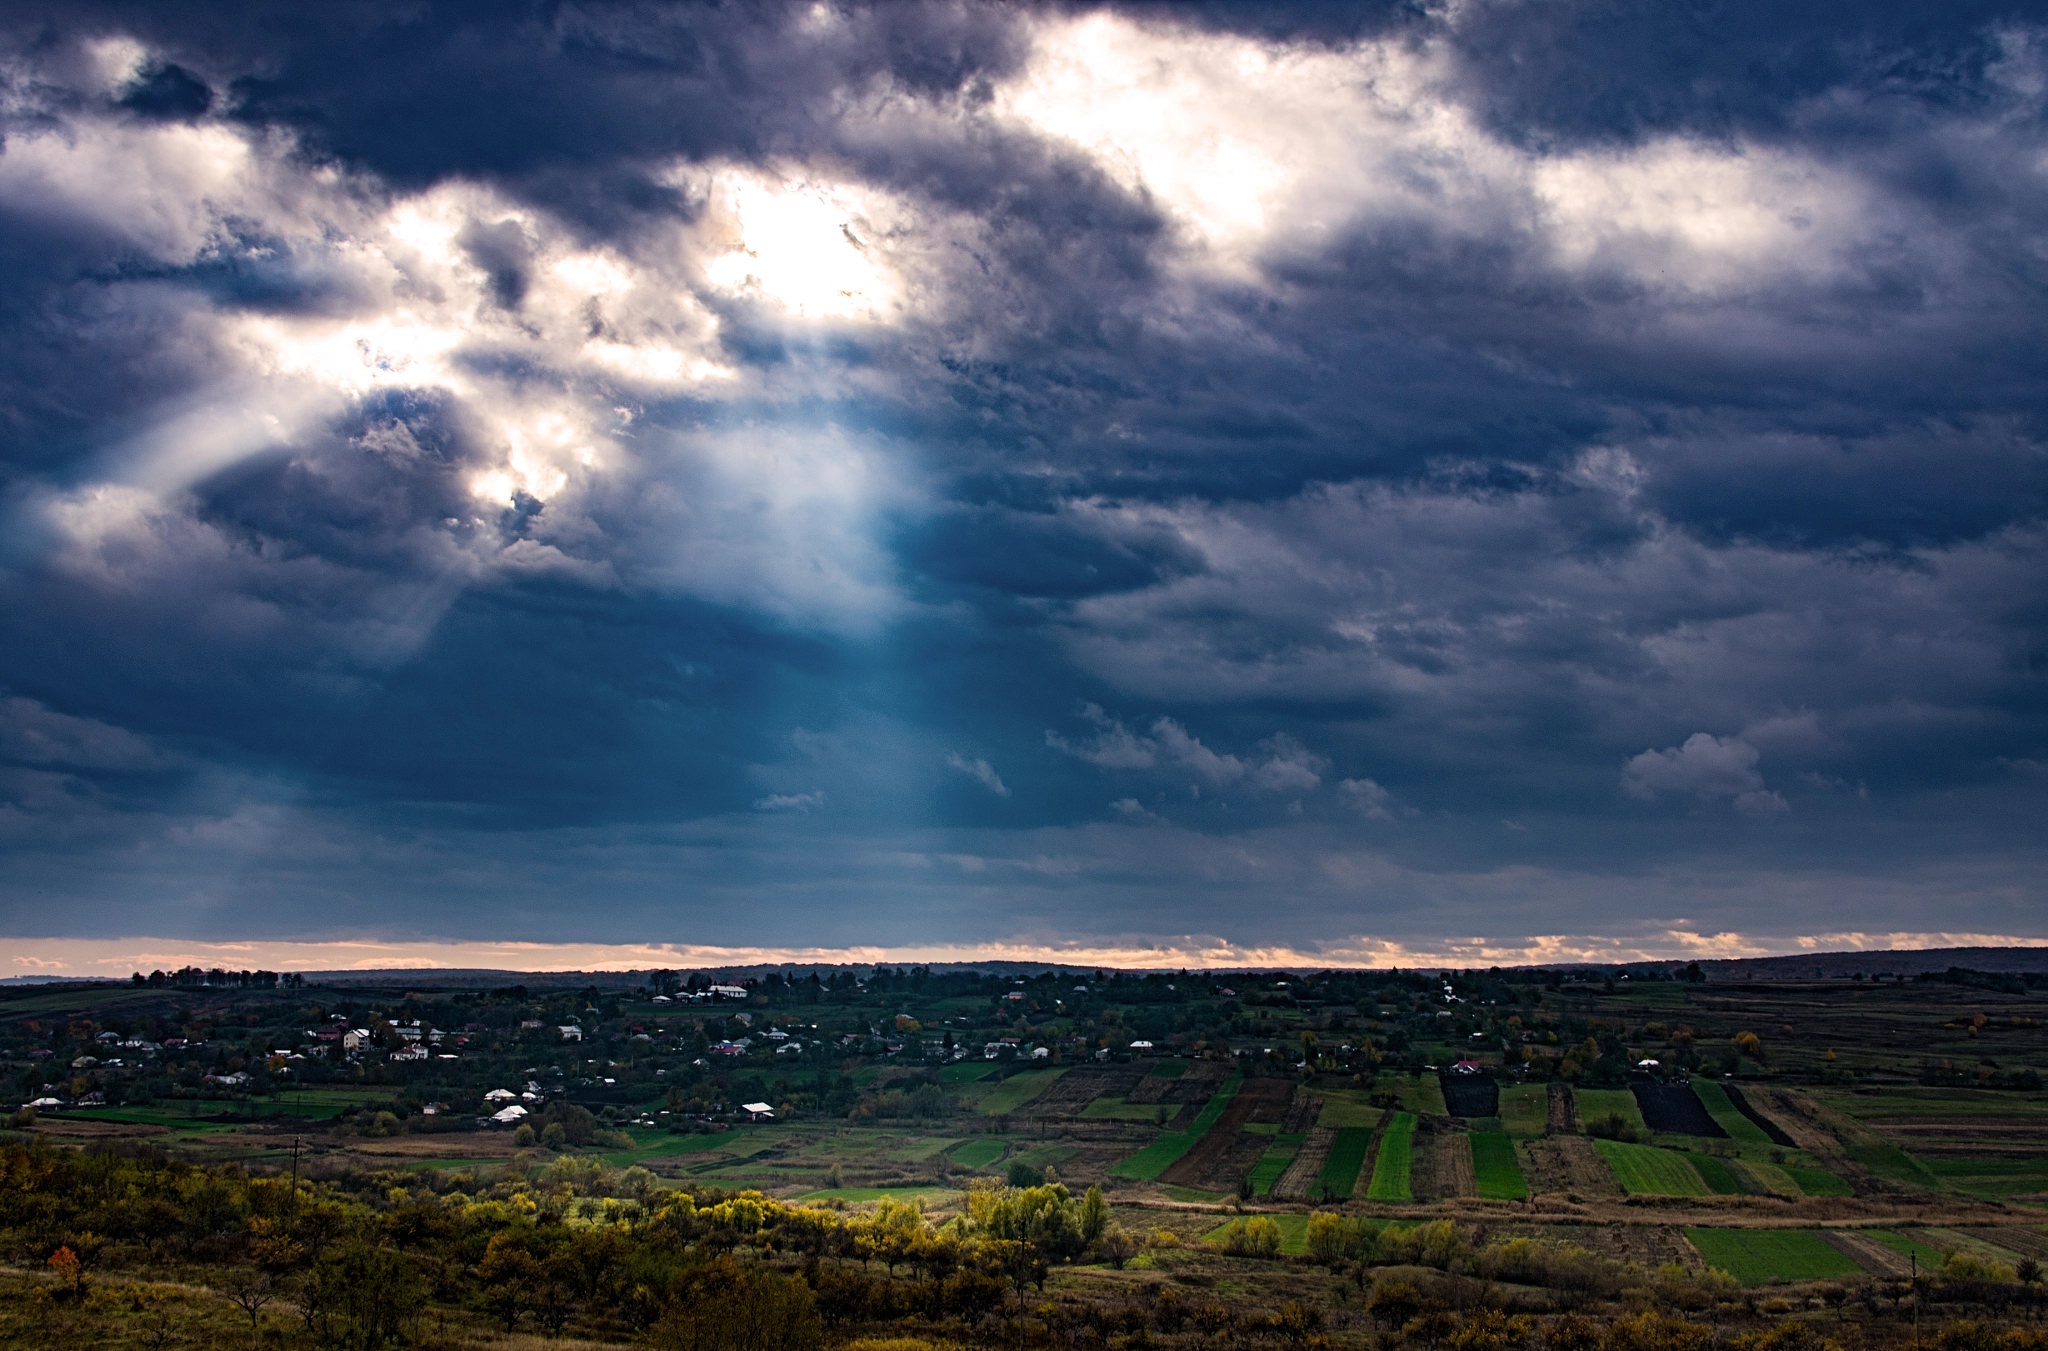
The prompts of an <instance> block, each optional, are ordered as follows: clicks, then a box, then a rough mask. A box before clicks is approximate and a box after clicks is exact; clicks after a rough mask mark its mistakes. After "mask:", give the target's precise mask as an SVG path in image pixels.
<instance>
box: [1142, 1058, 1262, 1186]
mask: <svg viewBox="0 0 2048 1351" xmlns="http://www.w3.org/2000/svg"><path fill="white" fill-rule="evenodd" d="M1243 1083H1244V1076H1243V1075H1242V1074H1233V1075H1231V1076H1230V1077H1229V1078H1228V1079H1225V1080H1224V1081H1223V1087H1221V1088H1219V1089H1217V1090H1216V1092H1215V1094H1214V1095H1213V1096H1211V1097H1210V1099H1209V1101H1208V1102H1207V1103H1206V1104H1204V1106H1203V1107H1202V1111H1201V1115H1199V1116H1197V1117H1196V1118H1195V1120H1194V1123H1193V1124H1192V1125H1190V1126H1189V1127H1188V1129H1187V1130H1186V1131H1185V1132H1172V1133H1169V1134H1166V1135H1162V1136H1160V1137H1159V1138H1158V1139H1157V1140H1154V1141H1153V1142H1152V1143H1151V1144H1149V1145H1146V1146H1145V1147H1144V1148H1143V1149H1141V1150H1139V1151H1138V1152H1137V1153H1135V1154H1133V1155H1131V1156H1130V1157H1129V1158H1127V1159H1124V1160H1121V1161H1120V1162H1118V1163H1117V1164H1116V1165H1114V1166H1113V1167H1112V1168H1111V1169H1110V1170H1109V1175H1110V1176H1111V1177H1128V1178H1135V1179H1136V1180H1138V1181H1139V1182H1151V1181H1153V1180H1154V1179H1155V1178H1157V1177H1158V1176H1159V1175H1160V1174H1161V1173H1163V1172H1165V1171H1166V1170H1167V1169H1168V1168H1171V1167H1172V1166H1173V1165H1174V1164H1176V1163H1178V1162H1180V1158H1181V1156H1182V1155H1183V1154H1186V1153H1187V1152H1188V1151H1189V1150H1190V1149H1193V1148H1194V1147H1195V1141H1197V1140H1199V1139H1201V1138H1202V1137H1203V1136H1204V1135H1206V1134H1208V1131H1209V1127H1211V1126H1213V1125H1215V1124H1216V1120H1217V1118H1218V1117H1221V1116H1222V1115H1223V1113H1224V1110H1225V1109H1226V1108H1228V1107H1229V1106H1230V1100H1231V1099H1232V1098H1234V1097H1236V1096H1237V1090H1238V1088H1239V1087H1240V1086H1241V1085H1242V1084H1243Z"/></svg>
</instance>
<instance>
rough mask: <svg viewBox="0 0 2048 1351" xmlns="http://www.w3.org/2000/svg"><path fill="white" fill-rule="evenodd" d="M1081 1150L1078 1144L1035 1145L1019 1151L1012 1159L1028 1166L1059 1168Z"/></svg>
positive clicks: (1013, 1161)
mask: <svg viewBox="0 0 2048 1351" xmlns="http://www.w3.org/2000/svg"><path fill="white" fill-rule="evenodd" d="M1080 1152H1081V1150H1080V1147H1079V1146H1078V1145H1033V1146H1032V1147H1031V1148H1029V1149H1026V1150H1022V1151H1020V1152H1019V1153H1017V1154H1016V1155H1015V1156H1014V1157H1013V1158H1012V1159H1011V1160H1010V1161H1011V1162H1012V1163H1021V1164H1023V1165H1024V1166H1025V1167H1027V1168H1058V1167H1061V1166H1062V1165H1064V1164H1065V1163H1066V1161H1067V1160H1068V1159H1071V1158H1073V1157H1074V1156H1075V1155H1076V1154H1079V1153H1080Z"/></svg>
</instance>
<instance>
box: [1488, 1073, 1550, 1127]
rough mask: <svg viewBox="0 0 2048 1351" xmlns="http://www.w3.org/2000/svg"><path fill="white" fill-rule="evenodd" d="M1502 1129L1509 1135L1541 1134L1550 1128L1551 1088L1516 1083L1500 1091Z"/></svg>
mask: <svg viewBox="0 0 2048 1351" xmlns="http://www.w3.org/2000/svg"><path fill="white" fill-rule="evenodd" d="M1500 1124H1501V1129H1503V1130H1505V1131H1506V1132H1507V1133H1508V1134H1509V1135H1523V1136H1530V1135H1541V1134H1543V1133H1544V1132H1545V1131H1546V1130H1548V1129H1549V1128H1550V1088H1549V1086H1548V1085H1545V1084H1516V1085H1514V1086H1513V1087H1510V1088H1503V1089H1502V1090H1501V1091H1500Z"/></svg>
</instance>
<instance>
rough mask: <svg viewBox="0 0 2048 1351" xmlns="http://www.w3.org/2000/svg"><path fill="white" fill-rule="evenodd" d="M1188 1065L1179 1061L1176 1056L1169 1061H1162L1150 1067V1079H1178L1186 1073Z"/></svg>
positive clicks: (1184, 1061)
mask: <svg viewBox="0 0 2048 1351" xmlns="http://www.w3.org/2000/svg"><path fill="white" fill-rule="evenodd" d="M1190 1063H1191V1062H1189V1061H1186V1060H1182V1059H1180V1058H1179V1057H1178V1056H1176V1057H1174V1058H1173V1059H1171V1060H1162V1061H1160V1062H1159V1063H1158V1064H1156V1065H1154V1066H1153V1067H1152V1074H1151V1077H1152V1078H1154V1079H1178V1078H1180V1077H1181V1076H1182V1075H1183V1074H1186V1073H1187V1072H1188V1065H1189V1064H1190Z"/></svg>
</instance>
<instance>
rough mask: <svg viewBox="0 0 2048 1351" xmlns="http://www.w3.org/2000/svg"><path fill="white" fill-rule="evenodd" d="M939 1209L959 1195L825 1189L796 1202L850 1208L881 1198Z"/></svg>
mask: <svg viewBox="0 0 2048 1351" xmlns="http://www.w3.org/2000/svg"><path fill="white" fill-rule="evenodd" d="M885 1196H886V1197H889V1198H891V1199H892V1200H897V1201H907V1202H911V1203H914V1204H918V1205H922V1206H924V1207H926V1208H927V1209H940V1208H943V1207H949V1206H954V1205H958V1204H959V1202H960V1197H961V1193H960V1192H959V1191H957V1190H955V1189H954V1188H951V1187H826V1188H823V1189H821V1190H819V1191H813V1192H805V1193H804V1194H803V1195H801V1196H799V1197H797V1198H796V1199H797V1200H798V1201H844V1202H846V1204H848V1205H850V1206H861V1205H868V1204H871V1203H873V1202H875V1201H879V1200H881V1199H882V1198H883V1197H885Z"/></svg>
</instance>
